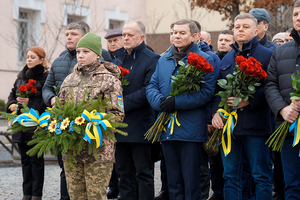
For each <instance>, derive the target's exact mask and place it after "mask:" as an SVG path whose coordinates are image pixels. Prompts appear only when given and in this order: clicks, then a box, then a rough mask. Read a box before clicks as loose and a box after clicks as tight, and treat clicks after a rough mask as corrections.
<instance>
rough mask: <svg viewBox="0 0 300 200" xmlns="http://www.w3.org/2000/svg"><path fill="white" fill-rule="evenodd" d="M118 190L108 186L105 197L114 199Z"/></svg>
mask: <svg viewBox="0 0 300 200" xmlns="http://www.w3.org/2000/svg"><path fill="white" fill-rule="evenodd" d="M118 194H119V190H118V189H114V188H108V190H107V194H106V195H107V199H116V198H117V197H118Z"/></svg>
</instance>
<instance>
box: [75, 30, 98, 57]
mask: <svg viewBox="0 0 300 200" xmlns="http://www.w3.org/2000/svg"><path fill="white" fill-rule="evenodd" d="M78 47H85V48H88V49H90V50H92V51H94V52H95V53H96V54H98V55H99V56H101V54H102V43H101V37H100V36H99V35H97V34H95V33H92V32H90V33H87V34H85V35H84V36H83V37H82V38H81V39H80V40H79V41H78V43H77V46H76V48H78Z"/></svg>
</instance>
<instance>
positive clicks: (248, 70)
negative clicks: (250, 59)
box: [245, 65, 254, 76]
mask: <svg viewBox="0 0 300 200" xmlns="http://www.w3.org/2000/svg"><path fill="white" fill-rule="evenodd" d="M245 74H247V75H249V76H253V74H254V67H253V66H252V65H249V66H248V67H247V69H246V70H245Z"/></svg>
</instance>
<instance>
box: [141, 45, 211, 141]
mask: <svg viewBox="0 0 300 200" xmlns="http://www.w3.org/2000/svg"><path fill="white" fill-rule="evenodd" d="M173 48H174V47H172V49H171V50H170V51H169V52H168V53H167V54H165V55H163V56H162V57H161V58H160V59H159V60H158V63H157V66H156V70H155V72H154V74H153V76H152V78H151V81H150V84H149V86H148V87H147V92H146V95H147V99H148V101H149V103H150V105H151V106H152V107H153V108H154V109H155V110H157V111H159V112H161V110H160V108H159V105H160V98H161V97H164V96H168V95H169V94H170V92H171V90H172V80H171V75H173V76H176V75H177V71H178V70H179V68H180V66H179V65H178V64H177V65H176V63H175V59H174V55H173ZM188 52H195V53H197V54H199V55H202V56H203V57H204V58H205V59H206V60H207V61H208V62H209V63H210V64H212V65H213V64H214V63H213V60H212V58H211V57H209V56H208V55H207V54H206V53H204V52H202V51H200V50H199V47H198V45H197V44H194V46H193V47H192V48H191V49H190V50H189V51H188ZM187 57H188V53H187V55H186V56H185V57H184V58H183V59H182V61H184V62H185V63H187ZM203 81H205V83H200V87H201V90H200V91H199V92H194V93H192V94H189V93H186V94H181V95H176V96H175V109H176V110H177V119H178V121H179V123H180V124H181V126H177V125H174V132H173V134H172V135H170V129H169V128H168V126H166V130H167V132H164V133H163V134H162V136H161V140H160V141H173V140H175V141H176V140H177V141H189V142H205V141H206V140H207V117H206V105H207V103H208V102H209V101H210V99H211V98H212V97H213V95H214V89H215V83H216V79H215V78H214V74H213V73H209V74H206V75H205V76H204V79H203Z"/></svg>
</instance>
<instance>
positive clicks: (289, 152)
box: [6, 0, 300, 200]
mask: <svg viewBox="0 0 300 200" xmlns="http://www.w3.org/2000/svg"><path fill="white" fill-rule="evenodd" d="M269 22H270V16H269V14H268V12H267V10H265V9H263V8H253V9H252V10H250V12H249V13H241V14H239V15H237V16H236V17H235V19H234V24H233V27H231V28H230V29H228V30H222V31H221V32H220V33H219V35H218V41H217V50H216V51H214V50H213V48H212V46H211V36H210V34H209V33H208V32H206V31H203V30H201V25H200V24H199V22H197V21H195V20H190V19H181V20H178V21H176V22H174V23H172V24H171V25H170V43H171V46H170V47H169V48H168V49H167V50H166V51H165V52H164V53H162V54H161V55H158V54H156V53H155V52H154V51H153V49H152V48H151V47H149V46H148V45H147V44H146V43H145V41H146V40H145V39H146V38H145V35H146V33H145V26H144V24H143V23H142V22H140V21H128V22H126V23H125V25H124V27H123V29H122V30H119V29H113V30H110V31H109V32H108V33H107V34H106V35H105V37H104V38H105V39H106V40H107V42H108V51H106V50H105V49H103V48H102V42H101V37H100V36H99V35H97V34H95V33H92V32H89V26H88V25H87V24H86V23H84V22H82V21H80V22H74V23H70V24H68V25H67V27H66V32H65V33H66V34H65V40H66V47H67V49H66V50H65V51H64V52H62V53H61V54H60V55H59V57H58V58H56V59H55V61H54V62H53V63H52V66H51V68H50V66H49V64H48V63H47V61H46V60H45V57H46V53H45V51H44V50H43V49H42V48H41V47H37V46H35V47H31V48H29V49H28V51H27V62H26V65H25V67H24V68H23V70H22V71H21V72H20V73H19V74H18V77H17V79H16V81H15V83H14V85H13V88H12V90H11V93H10V95H9V97H8V101H7V104H6V109H7V112H11V113H18V114H20V106H21V104H23V103H25V104H26V105H28V107H30V108H33V109H36V110H38V111H39V112H40V113H41V112H43V110H45V108H46V107H54V106H55V100H56V99H57V98H56V97H58V98H59V100H60V101H61V102H63V103H64V102H65V101H67V99H68V98H69V97H70V95H71V94H72V93H73V94H74V93H75V94H76V101H77V102H80V101H81V100H82V98H83V94H84V93H85V91H88V94H89V97H90V98H92V99H97V98H98V97H99V96H100V95H103V98H106V97H108V98H110V102H109V103H110V104H112V105H114V107H113V108H109V109H107V111H106V112H108V113H114V114H115V115H118V116H121V118H120V121H123V122H125V123H127V124H128V127H126V128H122V130H123V131H125V132H127V133H128V136H123V135H119V134H116V139H117V142H116V143H114V142H113V141H112V140H106V139H104V140H105V141H104V143H105V145H103V146H101V147H99V149H98V157H99V159H98V160H95V158H94V156H93V155H89V154H88V153H87V149H84V150H83V151H82V152H81V154H80V155H78V156H77V157H76V161H77V164H76V168H75V169H74V168H72V167H70V166H67V165H64V160H65V155H61V154H59V155H58V157H57V159H58V163H59V166H60V167H61V170H62V171H61V174H60V180H61V182H60V194H61V198H60V199H61V200H67V199H72V200H78V199H113V198H118V199H119V200H137V199H139V200H153V199H156V200H207V199H209V200H224V199H225V200H240V199H249V200H250V199H256V200H271V199H274V200H296V199H300V187H299V184H300V172H299V170H298V166H299V167H300V158H299V144H297V145H296V146H294V147H293V145H292V144H293V137H294V132H290V133H289V134H288V135H287V137H286V139H285V142H284V144H283V147H282V151H281V152H273V151H272V150H271V148H269V147H268V146H267V145H266V144H265V143H266V141H267V140H268V138H269V137H270V135H271V134H272V133H273V132H274V131H275V129H276V128H277V127H279V125H280V124H282V123H283V122H284V121H287V122H289V123H293V122H294V121H295V120H296V119H297V118H298V116H299V112H300V100H297V99H296V100H290V93H291V92H293V86H292V81H291V75H292V74H296V73H297V71H298V68H299V66H300V60H299V58H298V57H299V53H300V52H299V47H300V36H299V34H300V1H299V0H298V1H296V2H295V4H294V9H293V27H292V28H290V29H288V30H287V31H286V32H281V33H277V34H276V35H275V36H274V37H273V38H272V41H270V40H268V39H267V30H268V26H269ZM190 52H193V53H196V54H198V55H201V56H203V57H204V58H205V59H206V61H208V62H209V63H210V64H211V65H212V66H213V67H214V71H213V73H205V74H204V76H203V81H202V82H200V83H199V86H200V88H201V89H200V91H198V92H193V93H185V94H180V95H176V96H174V95H170V92H171V90H172V83H173V82H172V79H171V76H176V75H177V72H178V70H179V68H180V66H181V65H180V62H179V61H183V62H184V63H187V57H188V55H189V53H190ZM237 56H243V57H244V58H248V57H249V56H251V57H254V58H255V59H256V60H257V61H259V62H260V63H261V67H262V69H263V70H265V71H266V72H267V74H268V76H267V78H266V80H264V82H263V83H262V84H261V85H260V86H258V87H257V88H256V92H255V93H254V94H253V98H249V99H247V100H243V99H242V100H241V101H240V102H239V103H238V105H235V106H234V105H233V102H234V101H235V99H236V98H238V97H235V96H231V97H229V98H228V101H227V103H228V105H229V106H231V107H232V108H233V109H236V110H237V114H238V118H237V119H236V122H235V123H236V126H235V128H234V131H233V136H234V137H233V139H232V141H231V152H230V153H229V154H227V155H226V154H225V152H224V149H223V148H221V147H220V148H219V151H218V153H216V154H212V153H211V152H209V151H208V150H207V149H206V145H205V144H206V142H207V141H208V136H211V135H212V133H213V132H214V131H215V129H223V127H224V122H223V120H222V118H221V116H220V115H219V113H217V110H218V108H219V103H220V96H217V95H215V94H216V93H218V92H219V91H221V90H223V89H222V88H221V87H219V86H218V84H217V81H218V79H226V76H227V75H228V74H233V73H234V68H235V66H236V61H235V58H236V57H237ZM118 66H121V67H123V68H125V69H127V70H129V73H128V74H127V75H126V79H127V81H128V82H129V84H128V85H123V86H122V85H121V82H120V80H119V77H120V73H121V71H120V69H119V68H118ZM32 79H34V80H36V84H35V86H36V89H37V91H36V92H34V94H33V95H31V96H29V97H20V96H19V95H18V94H19V93H20V89H19V87H20V86H21V85H23V84H26V83H28V82H29V81H30V80H32ZM54 86H55V87H57V88H60V92H59V93H57V91H56V90H55V89H54ZM120 101H122V103H120ZM174 111H176V113H177V119H178V121H179V122H180V126H177V125H175V126H174V130H173V131H172V132H171V129H170V126H168V125H165V130H164V131H163V133H162V135H161V137H160V138H159V141H158V142H155V143H153V144H152V143H151V141H148V140H147V139H145V136H144V134H145V133H146V132H147V130H148V129H149V128H150V127H151V126H152V125H153V124H154V122H155V120H156V118H157V116H158V114H159V113H161V112H167V113H173V112H174ZM32 135H33V132H32V131H30V132H22V131H20V132H18V133H15V134H14V135H13V136H12V137H13V142H16V143H18V145H19V149H20V153H21V162H22V174H23V185H22V186H23V200H40V199H42V190H43V182H44V178H43V177H44V159H43V157H39V158H38V157H36V156H33V157H30V156H28V155H27V154H26V152H27V151H28V150H29V149H30V148H32V146H29V145H27V143H28V141H30V140H31V139H32V138H31V137H32ZM158 160H160V170H161V182H162V187H161V191H160V192H159V193H158V194H157V195H155V194H154V163H155V162H156V161H158ZM210 188H211V189H212V191H213V195H212V196H210V197H209V190H210Z"/></svg>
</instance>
